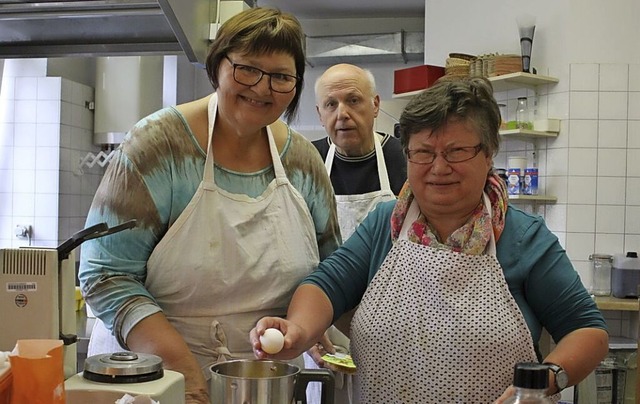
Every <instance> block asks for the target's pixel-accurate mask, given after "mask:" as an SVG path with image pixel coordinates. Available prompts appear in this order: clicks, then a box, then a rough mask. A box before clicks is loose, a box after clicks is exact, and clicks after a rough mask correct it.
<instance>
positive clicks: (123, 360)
mask: <svg viewBox="0 0 640 404" xmlns="http://www.w3.org/2000/svg"><path fill="white" fill-rule="evenodd" d="M161 370H162V358H160V357H159V356H156V355H150V354H143V353H134V352H115V353H111V354H102V355H94V356H90V357H88V358H87V359H86V360H85V362H84V371H85V373H86V372H91V373H94V374H99V375H108V376H112V377H117V376H136V375H144V374H150V373H155V372H158V371H161Z"/></svg>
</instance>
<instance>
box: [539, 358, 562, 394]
mask: <svg viewBox="0 0 640 404" xmlns="http://www.w3.org/2000/svg"><path fill="white" fill-rule="evenodd" d="M543 365H547V366H548V367H549V370H551V371H552V372H553V374H554V378H553V383H554V384H555V386H556V390H558V393H560V392H561V391H562V390H564V389H566V388H567V383H566V382H567V379H568V377H567V373H566V372H565V371H564V369H563V368H562V366H560V365H556V364H555V363H553V362H544V363H543ZM559 374H562V376H563V377H562V379H563V380H564V382H561V383H558V375H559Z"/></svg>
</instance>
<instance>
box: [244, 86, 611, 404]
mask: <svg viewBox="0 0 640 404" xmlns="http://www.w3.org/2000/svg"><path fill="white" fill-rule="evenodd" d="M400 125H401V141H402V145H403V148H404V150H405V153H406V154H407V159H408V162H407V172H408V180H407V183H406V184H405V186H404V188H403V190H402V191H401V193H400V195H399V197H398V200H397V201H392V202H385V203H381V204H379V205H378V206H377V208H376V209H375V210H374V211H373V212H371V213H370V214H369V215H368V216H367V218H366V219H365V221H364V222H363V223H362V224H361V225H360V226H359V227H358V228H357V230H356V232H355V234H354V235H353V236H351V237H350V238H349V240H347V241H346V242H345V243H344V244H343V246H342V247H340V248H339V249H338V250H337V251H336V252H334V253H333V254H332V255H331V256H330V257H329V258H327V259H326V260H324V261H323V262H322V263H321V264H320V265H319V267H318V269H317V270H316V271H314V272H313V273H312V274H311V275H309V276H308V277H307V278H306V279H305V280H304V281H303V282H302V284H301V286H299V287H298V289H297V291H296V292H295V294H294V297H293V300H292V302H291V305H290V306H289V311H288V314H287V317H286V320H285V319H282V318H274V317H266V318H263V319H261V320H260V321H259V322H258V323H257V325H256V327H255V328H254V329H253V330H252V331H251V341H252V342H253V346H254V349H255V351H256V352H255V353H256V356H257V357H258V358H264V357H268V356H271V357H275V358H282V359H286V358H291V357H294V356H297V355H298V354H300V353H301V352H302V351H304V350H306V349H308V348H309V347H310V346H311V345H313V344H314V343H315V342H316V341H317V340H318V337H319V336H320V335H321V334H322V333H323V332H324V330H326V329H327V327H328V326H329V325H331V324H332V323H333V322H335V321H336V320H337V319H338V318H339V317H340V316H341V315H342V314H343V313H345V312H347V311H349V310H351V309H353V308H355V307H358V308H357V312H356V314H355V316H354V318H353V321H352V323H351V353H352V356H353V359H354V361H355V362H356V365H357V368H358V374H359V376H360V381H361V383H360V390H359V392H358V394H359V396H360V397H359V402H363V403H377V402H387V401H388V400H389V399H392V401H394V402H403V403H433V402H445V403H453V402H458V403H463V402H464V403H471V402H474V403H480V402H482V403H488V402H494V401H496V402H501V401H502V400H504V399H505V398H506V397H507V396H509V395H510V394H511V389H510V387H509V386H510V384H511V381H512V377H513V368H514V365H515V364H516V363H518V362H532V361H533V362H537V361H540V362H547V363H550V364H553V365H551V366H550V371H549V381H550V384H549V389H548V394H555V393H557V392H559V391H560V390H561V389H562V388H564V387H567V385H573V384H576V383H578V382H579V381H580V380H582V379H583V378H584V377H586V376H587V375H588V374H589V373H590V372H591V371H592V370H593V369H594V368H595V367H596V366H597V365H598V364H599V363H600V361H601V359H602V358H603V357H604V356H605V355H606V353H607V351H608V336H607V332H606V327H605V323H604V319H603V317H602V315H601V314H600V312H599V311H598V309H597V308H596V306H595V304H594V302H593V300H592V299H591V297H590V296H589V294H588V293H587V291H586V290H585V288H584V287H583V285H582V283H581V281H580V278H579V275H578V274H577V272H576V271H575V270H574V269H573V267H572V265H571V262H570V261H569V258H568V257H567V255H566V253H565V251H564V250H563V248H562V247H561V246H560V244H559V242H558V239H557V238H556V237H555V236H554V235H553V234H552V233H551V232H550V231H549V229H548V228H547V227H546V226H545V224H544V222H543V220H542V219H541V218H539V217H536V216H532V215H530V214H527V213H525V212H523V211H521V210H519V209H517V208H515V207H513V206H510V205H509V204H508V196H507V192H506V186H505V183H504V182H503V181H502V180H501V179H500V178H499V177H498V176H497V175H495V174H494V173H493V169H492V166H493V156H495V154H496V153H497V152H498V148H499V142H500V140H499V135H498V129H499V126H500V112H499V109H498V105H497V103H496V101H495V99H494V98H493V91H492V88H491V84H490V82H489V81H487V80H486V79H483V78H471V79H466V80H460V81H443V82H440V83H437V84H436V85H434V86H433V87H431V88H429V89H427V90H425V91H424V92H422V93H421V94H419V95H417V96H415V97H414V98H413V99H412V100H411V101H410V102H409V104H408V105H407V106H406V108H405V110H404V112H403V113H402V116H401V118H400ZM543 327H544V328H545V329H547V331H549V333H550V334H551V336H552V337H553V339H554V341H555V342H556V347H555V348H554V349H553V350H552V351H551V352H550V353H548V355H546V356H545V357H542V355H541V353H540V350H539V349H538V341H539V339H540V335H541V332H542V328H543ZM267 328H279V329H280V330H282V332H283V333H284V335H285V341H284V348H283V350H282V351H281V352H280V353H278V354H276V355H267V354H266V353H265V352H264V350H263V349H262V346H261V344H260V341H259V337H260V335H262V334H263V332H264V330H265V329H267ZM567 377H568V380H567Z"/></svg>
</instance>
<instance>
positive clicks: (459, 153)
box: [407, 143, 482, 164]
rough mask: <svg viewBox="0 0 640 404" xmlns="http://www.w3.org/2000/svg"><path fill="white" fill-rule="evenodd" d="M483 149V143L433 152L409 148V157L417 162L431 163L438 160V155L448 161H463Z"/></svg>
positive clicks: (411, 160) (413, 161)
mask: <svg viewBox="0 0 640 404" xmlns="http://www.w3.org/2000/svg"><path fill="white" fill-rule="evenodd" d="M480 150H482V144H481V143H480V144H477V145H475V146H468V147H454V148H452V149H449V150H445V151H441V152H433V151H430V150H424V149H414V150H410V149H407V158H408V159H409V161H410V162H412V163H415V164H431V163H433V162H434V161H435V160H436V157H437V156H438V155H441V156H442V157H443V158H444V159H445V160H446V161H447V163H462V162H463V161H467V160H471V159H472V158H474V157H475V156H477V155H478V153H480Z"/></svg>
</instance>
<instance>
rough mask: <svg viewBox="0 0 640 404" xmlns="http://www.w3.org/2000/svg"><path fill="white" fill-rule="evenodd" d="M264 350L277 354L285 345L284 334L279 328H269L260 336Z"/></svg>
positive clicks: (270, 353)
mask: <svg viewBox="0 0 640 404" xmlns="http://www.w3.org/2000/svg"><path fill="white" fill-rule="evenodd" d="M260 345H261V346H262V350H263V351H264V352H266V353H268V354H269V355H275V354H277V353H278V352H280V351H281V350H282V347H284V335H282V333H281V332H280V330H278V329H277V328H267V329H266V330H264V334H262V335H261V336H260Z"/></svg>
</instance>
